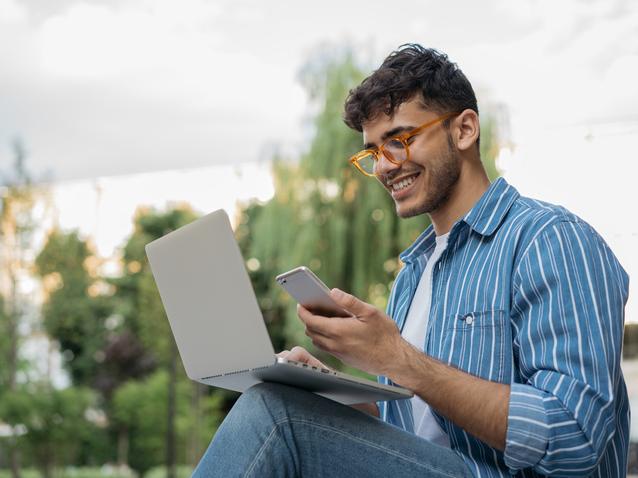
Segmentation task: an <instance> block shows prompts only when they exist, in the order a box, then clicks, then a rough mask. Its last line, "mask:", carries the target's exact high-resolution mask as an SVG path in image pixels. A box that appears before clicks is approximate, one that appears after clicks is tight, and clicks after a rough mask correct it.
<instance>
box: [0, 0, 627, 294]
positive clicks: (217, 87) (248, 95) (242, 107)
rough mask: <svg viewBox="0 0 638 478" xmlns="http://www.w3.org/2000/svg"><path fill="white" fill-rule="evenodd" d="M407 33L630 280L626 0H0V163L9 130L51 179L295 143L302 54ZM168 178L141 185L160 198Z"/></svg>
mask: <svg viewBox="0 0 638 478" xmlns="http://www.w3.org/2000/svg"><path fill="white" fill-rule="evenodd" d="M393 7H394V8H393ZM412 41H413V42H419V43H422V44H424V45H426V46H433V47H437V48H439V49H441V50H443V51H445V52H447V53H448V54H449V55H450V56H451V57H452V59H454V60H455V61H457V62H458V63H459V65H460V66H461V68H462V69H463V70H464V71H465V73H466V74H467V76H468V77H469V78H470V80H471V81H472V82H473V84H474V85H475V88H476V89H477V92H478V94H479V100H480V101H481V102H482V103H483V104H490V105H500V106H501V108H502V111H506V112H507V118H508V123H509V134H508V137H507V139H508V142H509V146H510V148H509V149H507V150H505V151H504V153H503V156H502V158H501V162H500V164H501V166H502V168H503V169H504V173H505V176H506V177H507V179H508V180H510V181H511V182H512V183H514V184H515V185H516V186H517V187H518V188H519V189H520V190H521V191H522V192H523V193H525V194H528V195H532V196H535V197H539V198H542V199H546V200H549V201H552V202H557V203H560V204H563V205H565V206H567V207H569V208H570V209H572V210H573V211H574V212H576V213H578V214H580V215H581V216H583V217H584V218H585V219H587V220H589V221H590V222H591V223H592V224H593V225H594V226H595V227H596V228H598V229H599V230H600V231H601V233H602V234H603V236H604V237H605V238H606V239H607V240H608V241H609V242H610V244H611V245H612V247H613V248H614V250H615V251H616V252H617V254H618V256H619V257H620V258H621V260H622V262H623V264H624V265H625V266H626V268H627V269H628V270H629V271H630V273H632V274H635V275H638V253H636V250H638V249H637V248H636V246H638V224H637V223H636V221H635V220H634V219H633V208H635V207H636V205H638V193H637V191H636V189H637V188H636V178H637V177H638V175H637V174H636V173H637V172H638V167H637V166H636V160H637V159H638V158H636V153H635V144H636V142H637V140H638V87H636V85H637V84H638V4H637V3H636V2H632V1H631V0H590V1H585V0H583V1H577V0H561V1H558V2H557V1H552V0H519V1H516V2H512V1H510V0H485V1H481V2H477V1H475V0H459V1H455V2H440V1H426V0H404V1H403V2H401V3H398V4H396V5H394V4H391V3H388V2H386V1H377V0H351V1H343V0H341V1H337V0H324V1H322V2H307V1H293V0H281V1H274V0H273V1H259V0H216V1H208V0H179V1H178V0H126V1H125V0H112V1H99V0H47V1H42V0H0V172H3V171H6V170H8V168H9V167H10V162H11V152H10V149H9V144H10V141H11V140H12V138H14V137H20V138H22V140H23V142H24V144H25V145H26V147H27V150H28V152H29V166H30V168H31V170H32V171H34V172H35V173H36V174H37V175H44V174H47V175H49V176H50V177H52V178H54V179H56V180H58V181H69V180H74V181H77V180H82V179H84V180H91V179H92V178H96V177H104V176H117V175H127V174H131V173H146V174H148V173H149V172H152V171H164V170H174V169H182V170H184V169H189V168H205V167H209V166H211V165H216V164H219V165H233V164H237V163H254V162H255V161H259V160H263V159H265V158H267V157H268V155H269V151H272V149H273V147H275V146H276V145H282V146H283V147H285V148H286V149H287V150H292V151H295V150H298V149H301V148H303V147H304V139H305V138H307V136H308V130H307V129H304V127H303V124H304V122H303V120H304V118H305V116H306V115H307V111H308V109H307V107H308V105H307V99H306V98H305V96H304V92H303V90H302V88H301V87H300V86H299V84H298V82H297V76H298V72H299V69H300V68H301V66H302V65H303V64H304V63H305V62H306V61H307V59H308V58H309V57H310V56H311V55H312V54H313V52H317V51H319V50H320V49H321V48H322V45H324V47H325V45H330V47H331V48H334V47H335V46H338V45H343V44H349V45H351V46H353V47H354V49H355V51H356V52H358V54H359V60H360V61H361V62H362V63H363V64H368V65H370V67H373V66H374V65H377V64H378V63H379V62H380V61H381V60H382V59H383V58H384V57H385V55H386V54H387V53H388V52H389V51H391V50H392V49H393V48H395V47H396V46H398V45H399V44H401V43H405V42H412ZM136 177H138V178H140V177H142V176H136ZM147 177H149V178H151V176H147ZM160 177H162V178H164V179H163V180H161V181H160V179H159V178H160ZM170 178H171V175H170V174H168V175H166V174H164V175H160V176H152V179H149V180H148V181H149V183H148V185H146V186H142V187H143V188H148V191H149V195H150V196H152V197H155V196H157V195H158V191H159V194H160V196H161V194H166V196H167V198H168V196H170V195H171V194H173V193H174V192H175V191H174V190H175V189H176V188H177V186H176V185H175V183H174V182H171V181H172V180H171V179H170ZM264 181H266V179H265V180H264ZM73 184H77V183H76V182H74V183H73ZM101 184H110V183H109V182H108V181H107V182H104V181H103V182H102V183H101ZM118 184H119V186H117V187H118V188H119V189H118V194H119V196H118V195H117V194H116V195H115V196H118V197H119V198H120V202H121V200H122V197H124V196H126V194H127V192H126V189H125V188H126V184H128V183H118ZM131 184H132V183H131ZM135 184H136V186H135V187H136V188H139V187H140V186H139V184H138V183H137V182H135ZM180 184H181V183H180ZM233 184H235V185H234V186H233V187H234V188H235V190H231V189H229V190H228V192H227V194H228V195H229V196H233V195H234V194H236V189H237V188H241V187H243V186H241V185H238V184H236V183H233ZM222 186H223V181H219V182H218V183H217V184H214V186H211V185H209V184H208V183H206V182H204V184H202V185H201V186H199V187H200V188H202V189H201V190H198V191H195V189H196V188H195V186H193V187H191V188H188V187H187V186H186V187H185V186H180V193H179V194H177V196H178V198H179V199H184V200H188V198H189V196H188V194H191V193H192V194H196V195H199V196H200V197H201V196H202V194H205V192H206V188H208V187H214V188H216V193H219V188H220V187H222ZM248 187H250V186H248ZM152 188H155V190H154V192H151V189H152ZM267 188H268V186H267V187H266V189H267ZM62 189H64V190H65V191H67V192H68V191H72V190H73V188H71V187H63V188H62ZM78 194H79V193H78ZM242 194H243V197H246V192H245V191H243V192H242ZM106 196H109V197H110V196H111V195H109V194H107V195H106ZM150 196H149V197H150ZM130 198H131V201H139V200H140V198H139V194H137V193H136V194H135V195H131V196H130ZM114 207H115V206H114ZM118 207H119V206H118ZM79 211H80V209H78V214H77V215H75V216H73V217H76V218H77V219H75V220H76V221H77V222H78V223H81V222H87V221H86V220H84V219H80V217H81V214H80V212H79ZM105 211H110V212H112V214H114V215H115V214H121V212H119V210H117V211H116V209H110V208H109V207H106V209H105ZM70 212H73V211H69V208H68V207H65V213H66V214H67V215H68V214H70ZM127 214H128V212H127ZM71 216H72V214H71V215H70V216H69V217H71ZM88 222H95V218H91V219H90V221H88ZM125 232H126V231H124V232H122V233H121V234H124V233H125ZM118 234H120V233H119V232H118V231H111V235H112V236H118ZM634 282H636V281H634ZM633 287H634V289H633V290H634V291H636V288H635V286H633ZM634 295H636V293H635V292H634Z"/></svg>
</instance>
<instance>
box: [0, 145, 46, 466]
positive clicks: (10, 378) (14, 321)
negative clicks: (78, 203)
mask: <svg viewBox="0 0 638 478" xmlns="http://www.w3.org/2000/svg"><path fill="white" fill-rule="evenodd" d="M11 149H12V153H13V156H14V167H13V170H12V171H11V172H10V173H8V174H7V173H5V174H3V175H2V177H1V182H0V244H1V245H2V248H1V249H0V337H1V338H0V354H1V357H2V359H1V361H2V362H3V367H1V368H0V401H1V400H3V395H4V393H5V392H11V391H14V390H15V389H16V385H17V383H16V377H17V373H18V370H19V365H20V364H19V355H18V350H19V346H20V336H19V333H18V330H19V327H20V325H21V322H24V320H25V317H26V315H27V314H28V310H27V309H28V306H29V301H28V300H27V298H25V297H24V295H23V294H22V293H21V291H20V281H21V280H22V279H23V278H24V277H26V276H28V270H29V267H30V266H31V262H30V257H31V252H32V251H31V246H30V244H31V238H32V231H33V228H34V225H35V224H34V223H35V220H34V216H33V206H34V203H35V198H36V196H38V195H39V194H41V192H42V191H41V189H38V188H36V187H35V186H34V185H33V183H32V180H31V176H30V175H29V173H28V171H27V168H26V151H25V148H24V145H23V143H22V141H21V140H20V139H19V138H17V139H15V140H14V141H13V142H12V144H11ZM22 325H26V324H22ZM12 442H14V441H13V440H9V441H8V445H9V461H10V465H11V472H12V475H13V476H14V478H18V477H19V476H20V462H19V461H20V460H19V450H18V449H17V448H16V447H15V446H13V445H12ZM5 444H7V442H5Z"/></svg>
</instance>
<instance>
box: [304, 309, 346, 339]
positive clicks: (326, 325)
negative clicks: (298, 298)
mask: <svg viewBox="0 0 638 478" xmlns="http://www.w3.org/2000/svg"><path fill="white" fill-rule="evenodd" d="M297 314H298V315H299V318H300V319H301V321H302V322H303V323H304V324H305V325H306V330H308V331H310V332H311V333H312V334H316V335H323V336H324V337H334V336H335V335H338V333H339V332H338V330H339V324H338V323H337V322H336V321H337V320H341V319H333V318H330V317H322V316H320V315H314V314H313V313H312V312H310V311H309V310H308V309H306V308H305V307H303V306H301V305H300V306H298V307H297Z"/></svg>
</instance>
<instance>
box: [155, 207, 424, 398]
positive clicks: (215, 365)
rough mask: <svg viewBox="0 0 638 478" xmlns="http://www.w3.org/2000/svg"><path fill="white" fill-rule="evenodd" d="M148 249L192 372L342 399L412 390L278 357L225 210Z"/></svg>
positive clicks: (224, 382)
mask: <svg viewBox="0 0 638 478" xmlns="http://www.w3.org/2000/svg"><path fill="white" fill-rule="evenodd" d="M146 254H147V256H148V259H149V262H150V265H151V270H152V272H153V277H154V278H155V282H156V284H157V288H158V290H159V293H160V296H161V298H162V303H163V305H164V309H165V310H166V315H167V316H168V320H169V322H170V326H171V330H172V332H173V335H174V337H175V342H176V343H177V348H178V350H179V353H180V356H181V358H182V362H183V363H184V368H185V369H186V374H187V375H188V377H189V378H190V379H192V380H195V381H197V382H201V383H204V384H207V385H212V386H215V387H221V388H225V389H228V390H235V391H238V392H243V391H244V390H246V389H248V388H249V387H251V386H252V385H255V384H257V383H259V382H277V383H282V384H286V385H291V386H295V387H299V388H303V389H305V390H308V391H310V392H314V393H316V394H318V395H321V396H323V397H326V398H329V399H332V400H335V401H337V402H340V403H343V404H347V405H350V404H356V403H368V402H374V401H379V400H394V399H401V398H410V397H411V396H412V392H410V391H409V390H406V389H404V388H401V387H398V386H392V385H384V384H379V383H377V382H374V381H372V380H368V379H365V378H359V377H355V376H352V375H348V374H345V373H341V372H335V371H332V370H328V369H324V368H317V367H312V366H309V365H307V364H304V363H299V362H294V361H290V360H286V359H283V358H279V357H277V356H276V355H275V351H274V349H273V346H272V342H271V341H270V337H269V336H268V331H267V330H266V324H265V323H264V319H263V316H262V313H261V310H260V309H259V305H258V303H257V298H256V297H255V293H254V291H253V288H252V285H251V283H250V278H249V277H248V273H247V272H246V268H245V266H244V259H243V258H242V255H241V252H240V250H239V246H238V245H237V242H236V241H235V236H234V234H233V230H232V227H231V224H230V221H229V219H228V215H227V214H226V213H225V212H224V211H223V210H221V209H220V210H218V211H215V212H213V213H211V214H208V215H206V216H204V217H202V218H200V219H198V220H196V221H194V222H192V223H190V224H187V225H186V226H183V227H181V228H179V229H178V230H176V231H173V232H171V233H169V234H167V235H165V236H164V237H162V238H160V239H157V240H155V241H153V242H151V243H149V244H147V245H146ZM273 280H274V279H273Z"/></svg>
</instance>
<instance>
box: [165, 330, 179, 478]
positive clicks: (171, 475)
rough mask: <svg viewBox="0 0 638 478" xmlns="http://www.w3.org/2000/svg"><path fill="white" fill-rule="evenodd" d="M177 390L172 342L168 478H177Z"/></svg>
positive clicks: (167, 437) (175, 362) (167, 439)
mask: <svg viewBox="0 0 638 478" xmlns="http://www.w3.org/2000/svg"><path fill="white" fill-rule="evenodd" d="M176 389H177V346H176V345H175V341H174V340H171V356H170V362H169V375H168V407H167V409H168V417H167V418H168V424H167V427H166V477H167V478H176V472H175V458H176V453H175V452H176V440H175V415H176V404H175V402H176V400H175V399H176V396H175V395H176Z"/></svg>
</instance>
